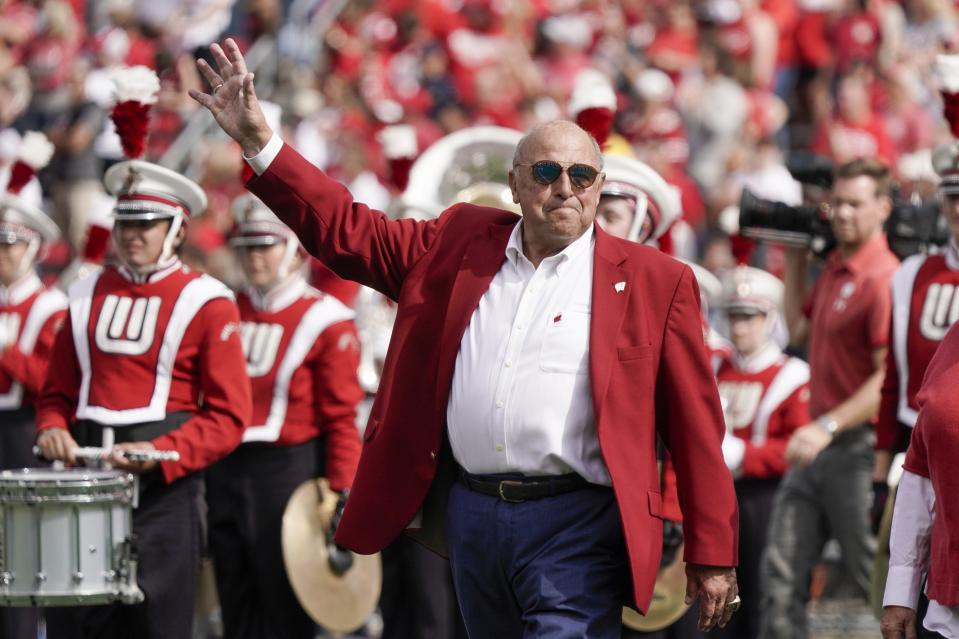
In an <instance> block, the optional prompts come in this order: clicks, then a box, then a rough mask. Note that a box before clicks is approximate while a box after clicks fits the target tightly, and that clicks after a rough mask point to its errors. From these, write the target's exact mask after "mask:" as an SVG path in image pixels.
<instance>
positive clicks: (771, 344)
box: [715, 266, 809, 639]
mask: <svg viewBox="0 0 959 639" xmlns="http://www.w3.org/2000/svg"><path fill="white" fill-rule="evenodd" d="M782 301H783V283H782V282H781V281H780V280H779V278H777V277H776V276H774V275H772V274H770V273H767V272H766V271H763V270H760V269H757V268H752V267H749V266H740V267H737V268H736V269H735V270H733V271H731V272H730V273H729V274H727V276H726V278H725V281H724V282H723V306H724V309H725V311H726V314H727V315H728V317H729V333H730V338H731V340H732V342H733V346H734V348H735V352H734V353H733V355H732V356H731V357H729V358H727V359H725V360H724V361H723V362H722V364H720V366H719V370H718V371H717V374H716V377H717V381H718V383H719V396H720V397H721V398H722V400H723V406H724V409H725V410H724V412H725V415H726V428H727V431H726V437H725V439H724V440H723V457H724V458H725V460H726V466H727V467H728V468H729V470H730V471H731V472H732V474H733V478H734V479H735V482H736V496H737V498H738V500H739V530H740V537H739V568H737V574H738V578H739V583H740V584H741V588H742V593H743V613H744V614H742V615H739V616H737V617H734V618H733V620H732V622H731V623H730V624H729V625H728V626H726V627H725V628H721V629H719V630H717V631H715V632H716V633H717V634H718V635H719V636H720V637H729V638H730V639H753V638H755V637H756V636H758V633H759V627H758V622H759V601H760V593H759V565H760V556H761V553H762V550H763V548H764V547H765V546H766V531H767V529H768V527H769V517H770V514H771V512H772V506H773V499H774V497H775V494H776V489H777V487H778V486H779V480H780V479H781V478H782V476H783V474H784V473H785V472H786V444H787V442H788V441H789V437H790V436H791V435H792V433H793V431H794V430H796V429H797V428H799V427H800V426H802V425H803V424H808V423H809V365H808V364H806V362H804V361H802V360H801V359H797V358H795V357H789V356H787V355H785V354H783V352H782V350H781V349H780V348H779V346H778V345H777V344H776V342H775V340H774V339H773V331H774V329H775V327H776V321H777V316H778V309H779V308H780V307H781V306H782Z"/></svg>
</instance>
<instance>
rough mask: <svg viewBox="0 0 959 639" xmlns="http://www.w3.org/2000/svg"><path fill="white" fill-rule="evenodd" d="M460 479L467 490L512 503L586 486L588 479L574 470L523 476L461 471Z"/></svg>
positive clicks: (559, 493) (560, 493) (550, 495)
mask: <svg viewBox="0 0 959 639" xmlns="http://www.w3.org/2000/svg"><path fill="white" fill-rule="evenodd" d="M460 479H461V480H462V482H463V483H464V484H466V486H467V488H469V489H470V490H473V491H475V492H478V493H480V494H483V495H490V496H491V497H499V498H500V499H502V500H503V501H508V502H512V503H519V502H524V501H529V500H532V499H542V498H543V497H553V496H555V495H562V494H564V493H569V492H572V491H574V490H579V489H581V488H586V487H587V486H589V482H588V481H586V480H585V479H583V477H582V476H581V475H577V474H576V473H569V474H567V475H542V476H537V477H524V476H522V475H471V474H469V473H467V472H463V471H461V472H460Z"/></svg>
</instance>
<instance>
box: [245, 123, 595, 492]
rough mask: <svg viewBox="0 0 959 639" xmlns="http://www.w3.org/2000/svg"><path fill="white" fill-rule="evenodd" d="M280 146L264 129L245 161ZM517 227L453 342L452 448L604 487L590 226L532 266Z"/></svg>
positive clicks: (468, 460) (258, 160) (263, 164)
mask: <svg viewBox="0 0 959 639" xmlns="http://www.w3.org/2000/svg"><path fill="white" fill-rule="evenodd" d="M282 148H283V142H282V140H281V139H280V137H279V136H278V135H277V134H276V133H274V134H273V137H272V138H271V139H270V141H269V142H268V143H267V144H266V145H265V146H264V147H263V149H262V150H261V151H260V153H258V154H257V155H255V156H254V157H252V158H246V160H247V162H249V164H250V167H251V168H252V169H253V170H254V171H255V172H256V173H257V175H261V174H262V173H263V172H264V171H266V169H267V168H268V167H269V166H270V164H271V163H272V162H273V160H274V159H275V158H276V156H277V155H278V154H279V152H280V150H281V149H282ZM521 233H522V222H520V223H519V224H517V225H516V226H515V228H514V229H513V232H512V234H511V235H510V238H509V242H508V243H507V245H506V261H504V262H503V266H502V267H501V268H500V270H499V272H498V273H497V274H496V275H495V276H494V277H493V281H492V282H491V283H490V286H489V288H488V289H487V291H486V293H484V294H483V297H482V299H480V303H479V306H478V307H477V308H476V310H475V311H474V312H473V316H472V318H471V319H470V323H469V326H468V327H467V328H466V332H465V334H464V335H463V339H462V341H461V342H460V349H459V353H458V354H457V356H456V366H455V369H454V371H453V382H452V388H451V390H450V398H449V403H448V405H447V410H446V418H447V424H448V429H447V432H448V433H449V440H450V445H451V447H452V449H453V457H454V458H455V459H456V461H457V462H458V463H459V465H460V466H461V467H462V468H463V469H464V470H466V471H467V472H469V473H475V474H492V473H522V474H525V475H559V474H564V473H570V472H576V473H579V474H580V475H582V476H583V477H585V478H586V479H587V480H589V481H590V482H593V483H596V484H601V485H605V486H609V485H611V483H612V482H611V480H610V477H609V470H608V469H607V468H606V463H605V462H604V461H603V456H602V452H601V451H600V447H599V438H598V436H597V434H596V419H595V416H594V414H593V398H592V393H591V391H590V375H589V323H590V316H591V306H592V304H591V302H592V291H593V289H592V282H593V245H594V240H593V227H592V226H590V227H589V229H588V230H587V231H586V232H585V233H584V234H583V235H582V236H581V237H580V238H579V239H577V240H576V241H575V242H573V243H572V244H570V245H569V246H567V247H566V249H565V250H563V251H562V252H561V253H559V254H557V255H553V256H551V257H548V258H546V259H544V260H543V261H542V262H541V263H540V265H539V268H535V267H533V264H532V263H531V262H530V261H529V260H528V259H527V258H526V256H525V255H523V242H522V235H521Z"/></svg>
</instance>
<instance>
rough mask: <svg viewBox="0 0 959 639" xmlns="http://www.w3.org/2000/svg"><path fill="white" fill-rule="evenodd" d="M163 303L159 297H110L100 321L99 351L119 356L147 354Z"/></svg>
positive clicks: (97, 329) (101, 310) (107, 299)
mask: <svg viewBox="0 0 959 639" xmlns="http://www.w3.org/2000/svg"><path fill="white" fill-rule="evenodd" d="M160 303H161V300H160V298H159V297H138V298H136V299H134V298H132V297H120V296H118V295H107V297H106V299H105V300H104V301H103V308H102V309H100V317H98V318H97V328H96V332H95V339H96V343H97V348H99V349H100V350H101V351H103V352H104V353H115V354H117V355H142V354H144V353H146V352H147V351H148V350H150V346H152V345H153V338H154V337H155V336H156V327H157V319H158V317H159V314H160Z"/></svg>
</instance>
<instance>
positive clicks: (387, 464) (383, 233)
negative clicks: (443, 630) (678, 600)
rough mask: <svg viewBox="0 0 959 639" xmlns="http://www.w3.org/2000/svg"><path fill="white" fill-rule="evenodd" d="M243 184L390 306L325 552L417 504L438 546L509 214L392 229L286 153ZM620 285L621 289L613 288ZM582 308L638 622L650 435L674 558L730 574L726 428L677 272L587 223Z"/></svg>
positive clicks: (392, 531) (386, 526) (384, 536)
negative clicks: (477, 318) (477, 342)
mask: <svg viewBox="0 0 959 639" xmlns="http://www.w3.org/2000/svg"><path fill="white" fill-rule="evenodd" d="M248 188H249V189H250V190H251V191H252V192H253V193H254V194H256V195H257V196H259V197H260V198H261V199H262V200H263V201H264V202H265V203H266V204H267V205H268V206H269V207H270V208H271V209H273V210H274V211H275V212H276V214H277V215H278V216H279V217H280V218H281V219H282V220H283V221H284V222H286V223H287V224H288V225H289V226H290V227H291V228H293V229H294V230H295V231H296V232H297V234H298V235H299V237H300V241H301V242H302V243H303V246H304V247H305V248H306V249H307V250H308V251H309V252H310V253H311V254H313V255H315V256H317V257H318V258H320V259H321V260H322V261H323V262H324V263H325V264H326V265H327V266H329V267H330V268H331V269H332V270H333V271H334V272H336V273H337V274H338V275H340V276H341V277H344V278H347V279H352V280H356V281H358V282H360V283H362V284H365V285H367V286H370V287H372V288H375V289H377V290H379V291H381V292H382V293H383V294H385V295H386V296H387V297H390V298H391V299H393V300H396V301H397V302H398V310H397V316H396V323H395V325H394V327H393V336H392V340H391V342H390V346H389V350H388V352H387V356H386V362H385V365H384V370H383V376H382V379H381V381H380V390H379V392H378V393H377V395H376V399H375V401H374V403H373V408H372V411H371V414H370V420H369V424H368V426H367V429H366V433H365V435H364V439H365V444H364V447H363V454H362V456H361V458H360V465H359V469H358V471H357V474H356V479H355V480H354V482H353V489H352V492H351V494H350V499H349V502H348V505H347V508H346V512H345V513H344V515H343V519H342V521H341V523H340V527H339V530H338V532H337V541H338V542H339V543H341V544H343V545H345V546H347V547H349V548H352V549H353V550H355V551H357V552H361V553H373V552H376V551H378V550H380V549H382V548H384V547H385V546H386V545H387V544H389V543H390V542H391V541H392V540H393V539H394V538H395V537H397V536H398V535H399V534H401V533H402V532H403V531H404V529H406V528H407V527H408V526H409V525H410V522H411V520H412V519H413V517H414V515H416V514H417V512H418V511H421V509H422V515H423V526H424V529H423V531H421V536H422V537H423V538H424V540H425V541H427V542H432V544H431V545H432V546H433V547H436V546H437V545H438V544H439V543H440V542H441V541H442V539H444V538H445V537H444V536H443V535H444V533H443V531H442V530H440V529H439V528H441V526H442V522H443V521H445V516H444V514H445V513H444V510H445V494H446V493H445V492H444V491H446V490H448V486H449V484H450V482H452V481H453V480H454V477H455V474H454V471H453V469H454V468H455V466H454V465H453V464H452V462H451V455H450V454H449V447H448V445H447V444H446V441H445V440H446V437H445V435H446V406H447V402H448V399H449V388H450V382H451V380H452V375H453V366H454V363H455V360H456V354H457V352H458V350H459V344H460V340H461V339H462V336H463V333H464V331H465V330H466V326H467V324H468V323H469V320H470V317H471V316H472V314H473V311H474V310H475V308H476V307H477V305H478V304H479V300H480V298H481V297H482V296H483V293H485V292H486V289H487V288H488V286H489V283H490V281H491V280H492V279H493V276H494V275H495V274H496V272H497V271H498V270H499V268H500V266H501V265H502V263H503V261H504V260H505V259H506V255H505V250H506V242H507V240H508V238H509V235H510V231H511V230H512V228H513V226H514V225H515V224H516V223H517V222H518V221H519V218H518V217H517V216H516V215H514V214H512V213H508V212H504V211H500V210H498V209H491V208H485V207H477V206H473V205H468V204H457V205H454V206H452V207H451V208H450V209H448V210H447V211H445V212H444V213H443V214H442V215H441V216H440V217H439V218H437V219H435V220H430V221H427V222H422V221H415V220H410V219H403V220H391V219H389V218H388V217H387V216H386V215H385V214H383V213H381V212H379V211H373V210H370V209H369V208H367V207H366V206H365V205H364V204H360V203H357V202H354V201H353V198H352V197H351V196H350V193H349V191H347V189H346V188H345V187H344V186H342V185H340V184H338V183H337V182H334V181H333V180H331V179H330V178H328V177H327V176H326V175H324V174H323V173H322V172H321V171H320V170H319V169H317V168H315V167H314V166H312V165H311V164H310V163H309V162H307V161H306V160H304V159H303V158H302V157H301V156H300V155H299V154H297V153H296V151H294V150H293V149H292V148H291V147H289V146H284V147H283V150H282V151H281V152H280V154H279V155H278V156H277V158H276V159H275V160H274V161H273V163H272V164H271V165H270V167H269V169H268V170H267V171H266V172H265V173H264V174H263V175H261V176H259V177H255V178H253V179H252V180H251V181H250V182H249V183H248ZM621 282H625V283H626V286H625V289H624V290H622V291H621V292H617V290H616V286H615V285H616V284H617V283H621ZM592 303H593V313H592V320H591V321H592V324H591V326H590V343H589V351H590V355H589V356H590V376H591V383H592V394H593V402H594V409H595V414H596V422H597V432H598V434H599V440H600V446H601V448H602V450H603V455H604V459H605V461H606V464H607V466H608V468H609V472H610V475H611V476H612V480H613V489H614V491H615V494H616V499H617V502H618V505H619V509H620V514H621V516H622V520H623V528H624V530H625V538H626V545H627V548H628V551H629V557H630V564H631V568H632V575H633V585H634V592H635V598H636V605H637V607H638V608H639V609H640V610H642V611H645V610H646V608H647V607H648V605H649V601H650V598H651V596H652V589H653V584H654V582H655V580H656V574H657V571H658V568H659V560H660V554H661V552H662V497H661V495H660V486H659V473H658V472H657V466H656V432H657V431H658V432H659V433H660V434H661V435H662V437H663V439H664V441H665V442H666V445H667V447H668V449H669V451H670V453H671V454H672V458H673V463H674V464H675V467H676V472H677V481H678V484H679V494H680V495H681V499H680V501H681V503H682V507H683V513H684V531H685V537H686V551H685V559H686V561H687V562H692V563H697V564H705V565H713V566H733V565H735V564H736V548H737V537H738V514H737V509H736V498H735V494H734V492H733V484H732V479H731V476H730V474H729V471H727V470H726V466H725V464H724V462H723V457H722V453H721V448H720V446H721V442H722V437H723V432H724V430H725V427H724V425H723V417H722V410H721V408H720V403H719V395H718V392H717V390H716V383H715V380H714V378H713V373H712V370H711V368H710V364H709V361H708V357H707V354H706V348H705V346H704V343H703V332H702V317H701V315H700V311H699V290H698V287H697V285H696V279H695V278H694V277H693V274H692V271H691V270H690V269H689V268H688V267H687V266H685V265H683V264H681V263H680V262H677V261H676V260H674V259H672V258H670V257H667V256H665V255H662V254H661V253H660V252H659V251H656V250H654V249H651V248H648V247H645V246H640V245H638V244H635V243H631V242H627V241H624V240H619V239H615V238H613V237H612V236H610V235H608V234H606V233H604V232H603V231H602V230H601V229H599V228H598V227H597V228H596V246H595V260H594V267H593V301H592ZM434 480H435V481H434Z"/></svg>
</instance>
